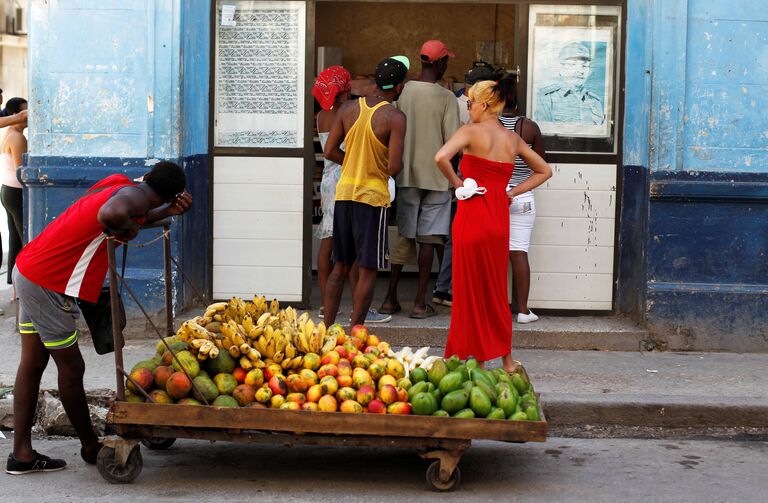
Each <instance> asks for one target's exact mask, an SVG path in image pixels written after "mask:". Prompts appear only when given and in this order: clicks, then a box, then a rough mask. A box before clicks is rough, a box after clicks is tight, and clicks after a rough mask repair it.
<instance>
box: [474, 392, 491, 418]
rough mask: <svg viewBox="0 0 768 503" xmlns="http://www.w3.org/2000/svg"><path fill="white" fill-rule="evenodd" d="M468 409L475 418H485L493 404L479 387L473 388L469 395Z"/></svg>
mask: <svg viewBox="0 0 768 503" xmlns="http://www.w3.org/2000/svg"><path fill="white" fill-rule="evenodd" d="M469 407H470V408H471V409H472V410H473V411H474V413H475V415H476V416H478V417H485V416H487V415H488V414H489V413H490V412H491V409H492V408H493V404H492V403H491V399H490V397H489V396H488V394H487V393H486V392H485V391H483V390H482V388H480V387H479V386H475V387H474V388H472V391H471V392H470V393H469Z"/></svg>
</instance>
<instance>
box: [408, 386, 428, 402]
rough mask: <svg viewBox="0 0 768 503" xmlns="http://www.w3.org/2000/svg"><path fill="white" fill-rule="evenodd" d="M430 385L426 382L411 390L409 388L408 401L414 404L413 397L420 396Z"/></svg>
mask: <svg viewBox="0 0 768 503" xmlns="http://www.w3.org/2000/svg"><path fill="white" fill-rule="evenodd" d="M428 384H429V383H428V382H426V381H419V382H417V383H416V384H414V385H413V386H411V387H410V388H408V401H409V402H412V401H413V397H415V396H416V395H418V394H419V393H422V392H425V391H427V385H428Z"/></svg>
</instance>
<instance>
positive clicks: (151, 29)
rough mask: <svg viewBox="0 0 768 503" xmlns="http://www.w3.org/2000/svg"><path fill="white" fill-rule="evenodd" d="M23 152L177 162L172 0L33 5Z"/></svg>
mask: <svg viewBox="0 0 768 503" xmlns="http://www.w3.org/2000/svg"><path fill="white" fill-rule="evenodd" d="M30 20H31V22H30V39H31V40H33V41H34V43H32V44H30V98H31V107H30V110H31V116H30V127H29V133H30V134H29V151H30V155H34V156H87V157H144V158H148V159H151V158H178V157H179V154H180V146H181V138H180V131H181V128H180V122H179V120H180V113H179V106H180V100H179V96H180V87H179V86H180V64H179V57H180V51H179V44H180V37H179V28H180V22H179V21H180V16H179V1H178V0H154V1H153V0H119V1H118V0H111V1H110V0H57V1H46V0H32V8H31V15H30Z"/></svg>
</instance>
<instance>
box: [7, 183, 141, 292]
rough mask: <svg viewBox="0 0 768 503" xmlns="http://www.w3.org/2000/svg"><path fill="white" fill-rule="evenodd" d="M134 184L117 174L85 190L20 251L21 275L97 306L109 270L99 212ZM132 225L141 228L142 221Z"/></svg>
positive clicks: (104, 236) (18, 260)
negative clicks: (109, 200) (111, 198)
mask: <svg viewBox="0 0 768 503" xmlns="http://www.w3.org/2000/svg"><path fill="white" fill-rule="evenodd" d="M132 185H135V184H134V183H133V182H132V181H131V180H130V179H129V178H128V177H127V176H125V175H120V174H115V175H110V176H108V177H107V178H105V179H103V180H101V181H100V182H98V183H96V185H94V186H93V187H91V188H90V189H88V192H87V193H86V194H85V195H84V196H83V197H81V198H80V199H78V200H77V201H76V202H75V203H74V204H73V205H72V206H70V207H69V208H67V209H66V210H65V211H64V213H62V214H61V215H59V217H58V218H56V219H55V220H54V221H53V222H51V223H50V224H48V226H47V227H46V228H45V229H44V230H43V232H41V233H40V235H38V236H37V237H36V238H35V239H33V240H32V241H30V243H29V244H28V245H27V246H25V247H24V248H23V249H22V250H21V252H20V253H19V255H18V256H17V257H16V267H18V268H19V272H20V273H21V274H22V275H24V277H25V278H27V279H28V280H30V281H32V282H33V283H36V284H38V285H40V286H42V287H43V288H47V289H49V290H53V291H54V292H58V293H61V294H64V295H69V296H71V297H76V298H80V299H83V300H85V301H88V302H96V300H97V299H98V298H99V292H100V291H101V287H102V285H103V284H104V278H105V277H106V275H107V269H108V267H109V266H108V264H107V243H106V237H107V235H106V234H105V233H104V226H103V225H102V224H101V223H100V222H99V219H98V214H99V210H100V209H101V207H102V205H103V204H104V203H105V202H107V200H108V199H109V198H110V197H112V195H113V194H114V193H115V192H117V191H118V190H120V189H122V188H123V187H128V186H132ZM135 220H136V221H138V222H139V223H143V222H144V217H141V218H136V219H135Z"/></svg>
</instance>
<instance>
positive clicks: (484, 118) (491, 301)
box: [435, 80, 552, 371]
mask: <svg viewBox="0 0 768 503" xmlns="http://www.w3.org/2000/svg"><path fill="white" fill-rule="evenodd" d="M510 85H515V84H514V82H513V81H512V80H501V81H499V82H493V81H483V82H478V83H477V84H475V85H474V86H472V87H471V88H470V90H469V93H468V95H469V101H468V102H467V108H468V109H469V116H470V118H471V120H472V123H470V124H467V125H466V126H462V127H461V128H460V129H459V130H458V131H457V132H456V134H454V135H453V137H451V139H450V140H448V142H447V143H446V144H445V145H443V148H441V149H440V150H439V151H438V152H437V155H435V162H436V163H437V165H438V167H439V168H440V171H441V172H442V173H443V175H445V177H446V178H448V180H449V181H450V182H451V185H452V186H453V187H454V188H455V189H456V197H457V198H458V199H459V202H458V208H457V211H456V218H455V219H454V221H453V230H452V232H453V234H452V236H453V307H452V311H451V327H450V330H449V332H448V344H447V345H446V348H445V356H446V357H448V356H451V355H454V354H455V355H458V356H459V357H460V358H461V359H465V358H467V357H468V356H470V355H471V356H474V357H475V358H477V359H478V361H480V362H486V361H488V360H493V359H494V358H499V357H502V361H503V365H504V368H505V369H506V370H507V371H513V370H514V369H515V367H516V363H515V361H514V360H512V314H511V312H510V310H509V301H508V298H507V297H508V295H507V255H508V250H507V248H508V247H509V205H510V203H511V202H512V199H514V197H515V196H517V195H518V194H523V193H525V192H528V191H529V190H533V189H534V188H536V187H538V186H539V185H541V184H542V183H544V182H545V181H546V180H547V179H548V178H549V177H551V176H552V170H551V169H550V167H549V165H548V164H547V163H546V162H545V161H544V159H542V158H541V157H540V156H539V155H538V154H537V153H536V152H534V151H533V150H531V148H530V147H528V145H526V144H525V142H524V141H523V140H521V139H520V137H519V136H518V135H517V134H516V133H515V132H514V131H509V130H507V129H506V128H504V126H502V124H501V122H499V114H501V112H502V110H503V109H504V97H505V96H507V92H506V91H507V86H510ZM459 152H462V153H463V157H462V160H461V164H460V166H459V170H460V171H461V174H462V176H463V177H464V180H462V179H461V178H459V177H458V176H457V175H456V173H454V171H453V169H452V167H451V158H453V156H454V155H456V154H457V153H459ZM518 155H519V156H520V157H521V158H522V159H523V160H524V161H525V162H526V163H527V164H528V166H530V167H531V170H532V171H533V174H532V175H531V176H530V178H528V179H527V180H526V181H525V182H523V183H521V184H520V185H518V186H516V187H514V188H512V190H511V191H509V192H506V188H507V182H508V181H509V178H510V177H511V175H512V171H513V169H514V162H515V158H516V157H517V156H518ZM470 179H472V180H470Z"/></svg>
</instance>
